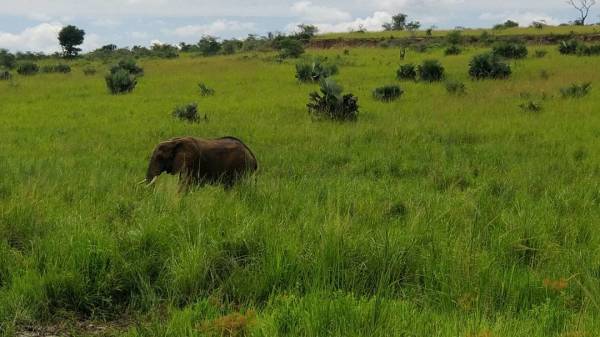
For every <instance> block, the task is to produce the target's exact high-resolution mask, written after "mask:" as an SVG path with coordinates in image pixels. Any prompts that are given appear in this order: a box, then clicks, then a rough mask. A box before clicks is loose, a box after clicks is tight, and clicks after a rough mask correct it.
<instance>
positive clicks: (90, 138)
mask: <svg viewBox="0 0 600 337" xmlns="http://www.w3.org/2000/svg"><path fill="white" fill-rule="evenodd" d="M484 49H486V48H483V47H470V48H467V51H466V52H465V53H463V54H462V55H458V56H444V55H443V50H442V49H433V50H430V51H428V52H426V53H417V52H412V51H409V52H408V54H407V56H406V60H405V61H400V59H399V51H398V49H392V48H390V49H381V48H364V49H360V48H354V49H350V50H349V53H348V54H347V55H346V54H345V53H344V52H343V50H342V49H331V50H308V51H307V54H310V55H324V56H328V57H329V59H330V60H334V61H335V62H336V63H337V64H338V66H339V70H340V72H339V74H338V75H336V76H335V77H334V78H335V79H336V80H337V82H338V83H340V84H342V85H343V86H344V88H345V91H346V92H352V93H354V94H355V95H356V96H358V98H359V105H360V115H359V118H358V120H357V121H356V122H347V123H339V122H328V121H314V120H313V119H312V118H311V117H310V116H309V115H308V113H307V109H306V103H307V102H308V94H309V93H310V92H311V91H315V90H317V89H318V85H317V84H300V83H298V82H297V81H296V79H295V78H294V73H295V69H294V64H295V61H284V62H276V61H275V59H274V57H273V55H272V54H270V53H257V54H254V53H246V54H239V55H234V56H218V57H207V58H202V57H190V56H188V55H183V56H181V57H180V58H178V59H174V60H157V59H154V60H153V59H142V60H139V61H138V63H139V64H140V65H141V66H142V67H143V68H144V70H145V75H144V76H143V77H141V78H139V84H138V86H137V87H136V89H135V90H134V91H133V92H132V93H130V94H126V95H117V96H114V95H110V94H109V93H108V91H107V88H106V86H105V83H104V78H103V75H104V73H105V72H106V69H107V67H108V65H102V64H96V67H98V69H99V70H100V71H99V72H98V73H97V74H96V75H94V76H84V75H83V73H82V69H83V67H84V63H85V62H84V61H75V62H72V63H71V66H72V67H73V71H72V72H71V73H70V74H66V75H65V74H39V75H35V76H27V77H25V76H15V77H14V78H13V79H12V80H11V81H2V82H0V120H1V123H0V134H1V135H2V138H1V142H0V172H1V173H0V176H1V178H0V329H1V331H2V333H3V334H4V335H6V336H12V335H15V334H19V333H20V332H22V331H23V330H24V329H26V327H31V326H52V325H57V324H58V325H61V326H64V327H66V329H67V330H66V331H71V330H68V329H69V327H77V322H82V321H85V322H88V321H89V322H95V324H100V325H102V324H104V325H106V326H107V327H108V328H107V329H106V330H103V331H101V333H102V334H106V335H123V336H132V337H133V336H202V335H208V336H221V335H222V336H405V337H420V336H440V337H442V336H443V337H446V336H448V337H450V336H464V337H517V336H527V337H542V336H543V337H546V336H563V337H592V336H600V146H599V144H600V89H598V88H600V58H598V57H577V56H562V55H560V54H559V53H558V51H557V50H556V46H529V49H530V55H531V54H533V51H534V50H536V49H545V50H547V51H548V52H549V53H548V55H547V56H545V57H543V58H535V57H533V56H529V57H528V58H526V59H523V60H519V61H511V62H510V64H511V66H512V70H513V74H512V76H511V77H510V78H509V79H506V80H485V81H472V80H470V79H469V77H468V73H467V69H468V63H469V61H470V59H471V58H472V56H473V55H475V54H477V53H480V52H482V51H483V50H484ZM430 58H434V59H438V60H440V61H441V63H442V64H443V66H444V67H445V68H446V76H447V78H448V79H454V80H459V81H462V82H464V83H465V84H466V94H465V95H451V94H449V93H448V92H447V91H446V87H445V86H444V84H443V83H423V82H418V83H416V82H412V81H408V82H398V81H397V80H396V79H395V72H396V69H397V68H398V65H399V64H401V63H408V62H414V63H417V64H418V63H420V62H421V61H422V60H424V59H430ZM200 81H202V82H205V83H207V84H208V85H210V86H211V87H212V88H214V89H215V91H216V94H215V95H214V96H211V97H201V96H200V95H199V92H198V86H197V84H198V82H200ZM588 81H589V82H592V91H591V93H590V94H589V95H588V96H586V97H583V98H577V99H575V98H562V97H561V95H560V89H561V88H563V87H566V86H569V85H571V84H573V83H577V84H579V83H583V82H588ZM390 83H397V84H399V85H400V86H401V87H402V89H403V90H405V94H404V95H403V96H402V97H401V98H400V99H399V100H397V101H395V102H392V103H382V102H378V101H375V100H374V99H373V98H372V96H371V92H372V90H373V89H374V88H375V87H378V86H381V85H385V84H390ZM189 102H197V103H198V107H199V110H200V112H201V114H202V115H203V116H204V115H205V114H206V116H207V120H204V119H201V121H200V122H198V123H186V122H183V121H179V120H176V119H174V118H172V117H171V115H170V113H171V111H172V110H173V107H174V106H175V105H179V104H185V103H189ZM528 102H534V104H535V105H537V106H539V107H541V111H530V110H531V109H523V108H521V107H520V105H522V104H524V103H528ZM534 110H537V109H534ZM182 135H194V136H199V137H219V136H225V135H233V136H237V137H239V138H241V139H242V140H244V142H245V143H246V144H247V145H248V146H250V147H251V148H252V150H253V151H254V153H255V154H256V156H257V158H258V160H259V165H260V170H259V173H258V174H257V175H256V177H255V179H248V180H246V181H245V182H244V183H242V184H239V185H237V186H235V187H234V188H233V189H232V190H230V191H226V190H224V189H223V188H221V187H218V186H212V187H211V186H208V187H204V188H199V189H193V190H192V191H191V192H190V193H187V194H181V193H178V186H177V178H175V177H172V176H166V175H163V176H161V177H160V179H159V181H158V183H157V185H156V187H155V188H145V187H143V186H140V185H137V184H136V183H137V182H138V181H140V180H141V179H143V178H144V173H145V170H146V167H147V163H148V159H149V156H150V153H151V151H152V149H153V147H154V146H155V145H156V144H157V143H158V142H160V141H162V140H165V139H168V138H171V137H174V136H182ZM113 323H114V324H113ZM73 329H74V330H73V331H75V332H73V333H74V334H75V333H76V335H79V334H85V333H86V332H85V331H83V332H82V331H78V330H77V329H75V328H73ZM94 333H97V332H94Z"/></svg>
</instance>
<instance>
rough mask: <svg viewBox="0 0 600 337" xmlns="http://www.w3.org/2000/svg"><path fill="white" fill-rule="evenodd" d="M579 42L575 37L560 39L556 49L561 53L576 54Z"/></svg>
mask: <svg viewBox="0 0 600 337" xmlns="http://www.w3.org/2000/svg"><path fill="white" fill-rule="evenodd" d="M580 45H581V43H580V42H579V41H577V40H575V39H571V40H568V41H561V42H560V44H559V45H558V51H559V52H560V53H561V54H563V55H574V54H577V50H578V49H579V47H580Z"/></svg>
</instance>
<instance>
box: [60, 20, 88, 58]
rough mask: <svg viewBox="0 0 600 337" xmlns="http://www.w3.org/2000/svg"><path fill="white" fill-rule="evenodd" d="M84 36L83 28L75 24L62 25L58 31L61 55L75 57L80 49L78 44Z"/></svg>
mask: <svg viewBox="0 0 600 337" xmlns="http://www.w3.org/2000/svg"><path fill="white" fill-rule="evenodd" d="M84 36H85V31H83V29H79V28H77V27H75V26H72V25H69V26H66V27H64V28H63V29H62V30H61V31H60V32H59V33H58V42H59V43H60V46H61V47H62V50H63V55H64V56H65V57H75V56H77V54H78V53H79V52H80V51H81V49H80V48H77V47H76V46H79V45H80V44H82V43H83V38H84Z"/></svg>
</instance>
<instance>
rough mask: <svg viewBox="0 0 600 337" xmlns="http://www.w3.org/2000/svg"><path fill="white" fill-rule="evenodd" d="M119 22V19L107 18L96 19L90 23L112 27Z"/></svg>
mask: <svg viewBox="0 0 600 337" xmlns="http://www.w3.org/2000/svg"><path fill="white" fill-rule="evenodd" d="M120 24H121V22H120V21H117V20H114V19H108V18H102V19H96V20H94V21H92V25H94V26H97V27H104V28H114V27H117V26H119V25H120Z"/></svg>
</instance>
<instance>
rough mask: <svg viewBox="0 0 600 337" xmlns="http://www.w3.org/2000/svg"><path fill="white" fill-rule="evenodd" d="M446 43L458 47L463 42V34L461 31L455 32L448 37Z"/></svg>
mask: <svg viewBox="0 0 600 337" xmlns="http://www.w3.org/2000/svg"><path fill="white" fill-rule="evenodd" d="M446 42H447V43H448V44H450V45H458V44H461V43H462V42H463V36H462V32H461V31H460V30H453V31H451V32H449V33H448V34H447V35H446Z"/></svg>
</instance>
